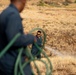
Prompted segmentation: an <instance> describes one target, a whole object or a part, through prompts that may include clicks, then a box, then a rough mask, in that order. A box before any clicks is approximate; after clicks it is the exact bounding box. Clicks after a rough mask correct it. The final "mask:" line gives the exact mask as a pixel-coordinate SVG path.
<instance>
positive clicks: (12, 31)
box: [5, 13, 34, 47]
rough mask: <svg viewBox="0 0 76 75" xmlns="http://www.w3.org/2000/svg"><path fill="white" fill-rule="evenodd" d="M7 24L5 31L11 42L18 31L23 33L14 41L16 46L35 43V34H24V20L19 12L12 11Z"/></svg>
mask: <svg viewBox="0 0 76 75" xmlns="http://www.w3.org/2000/svg"><path fill="white" fill-rule="evenodd" d="M6 25H7V26H6V30H5V33H6V37H7V40H8V42H10V41H11V40H12V39H13V38H14V36H15V35H16V34H17V33H21V36H20V37H19V38H18V39H17V40H16V42H15V43H14V46H18V47H21V46H27V45H29V44H32V43H33V41H34V36H33V35H31V34H27V35H25V34H23V27H22V22H21V18H20V16H19V15H18V14H16V13H12V14H11V15H9V17H8V20H7V24H6Z"/></svg>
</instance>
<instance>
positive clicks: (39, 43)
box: [37, 37, 42, 47]
mask: <svg viewBox="0 0 76 75" xmlns="http://www.w3.org/2000/svg"><path fill="white" fill-rule="evenodd" d="M37 45H38V46H40V47H42V38H41V37H40V39H39V41H38V40H37Z"/></svg>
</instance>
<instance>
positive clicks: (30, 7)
mask: <svg viewBox="0 0 76 75" xmlns="http://www.w3.org/2000/svg"><path fill="white" fill-rule="evenodd" d="M38 2H39V0H36V1H35V0H29V1H28V2H27V5H26V8H25V10H24V11H23V12H22V13H21V16H22V17H23V18H24V20H23V25H24V26H23V27H24V32H28V31H29V30H31V29H32V28H36V27H40V28H42V29H44V31H45V32H46V34H47V42H46V45H48V46H50V47H51V48H54V49H56V50H58V51H59V52H61V53H63V54H65V56H64V57H61V56H52V57H50V60H51V61H52V64H53V75H76V59H75V58H76V4H75V3H73V4H70V5H68V6H66V7H65V6H61V7H53V6H49V5H47V6H46V5H45V6H37V3H38ZM8 4H9V1H8V0H6V1H4V0H0V12H1V11H2V10H3V9H4V8H5V7H7V5H8ZM46 53H50V52H48V51H46ZM68 55H69V56H68ZM43 60H45V59H44V58H43ZM37 63H38V66H39V68H40V70H41V72H42V75H45V74H44V72H45V71H46V70H45V66H44V65H43V64H42V63H40V62H37ZM32 65H33V64H32ZM34 70H35V69H34Z"/></svg>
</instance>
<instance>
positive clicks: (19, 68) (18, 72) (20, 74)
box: [0, 28, 52, 75]
mask: <svg viewBox="0 0 76 75" xmlns="http://www.w3.org/2000/svg"><path fill="white" fill-rule="evenodd" d="M36 30H41V31H42V33H43V37H44V40H43V47H42V48H44V45H45V42H46V34H45V32H44V31H43V30H42V29H41V28H35V29H32V30H31V31H30V32H29V34H32V32H34V31H36ZM20 35H21V34H20V33H18V34H17V35H16V36H15V37H14V38H13V39H12V40H11V41H10V43H9V44H8V45H7V46H6V47H5V48H4V49H3V50H2V51H1V52H0V58H1V57H2V56H3V55H4V54H5V53H6V52H7V51H8V50H9V48H10V47H11V46H12V45H13V44H14V42H15V41H16V40H17V38H18V37H19V36H20ZM34 44H35V46H36V47H37V49H38V50H39V52H38V54H39V53H42V54H43V55H44V57H45V58H46V59H47V61H48V63H49V65H50V68H49V66H48V64H47V63H46V62H45V61H43V60H41V59H36V58H34V57H33V56H32V54H31V50H30V48H28V47H27V48H26V49H25V53H26V55H27V57H29V58H30V59H29V60H28V61H27V62H24V63H23V64H22V62H21V56H22V52H23V50H24V48H20V49H19V54H18V56H17V59H16V63H15V68H14V75H26V74H24V71H23V69H24V67H25V66H26V65H27V64H28V63H30V62H31V61H33V63H34V65H35V67H36V69H37V73H38V75H41V73H40V70H39V68H38V66H37V65H36V63H35V61H36V60H38V61H40V62H42V63H44V64H45V66H46V75H52V64H51V61H50V60H49V58H48V56H47V55H46V53H45V52H44V51H43V50H42V48H40V47H39V46H38V45H37V44H36V43H34ZM32 73H33V75H35V74H34V72H33V71H32Z"/></svg>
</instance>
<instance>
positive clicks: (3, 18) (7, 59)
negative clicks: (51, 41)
mask: <svg viewBox="0 0 76 75" xmlns="http://www.w3.org/2000/svg"><path fill="white" fill-rule="evenodd" d="M12 1H13V0H12ZM14 1H18V0H14ZM19 1H25V0H19ZM17 4H18V7H19V10H20V8H21V7H20V5H21V6H22V4H21V3H17ZM19 10H18V9H17V8H16V6H15V5H14V4H10V6H9V7H7V8H6V9H5V10H4V11H3V12H2V13H1V14H0V51H2V50H3V48H5V46H6V45H7V44H8V43H9V42H10V41H11V40H12V39H13V38H14V37H15V35H16V34H18V33H21V36H20V37H19V38H18V39H17V40H16V42H15V43H14V44H13V46H12V47H11V48H10V49H9V50H8V52H7V53H6V54H5V55H4V56H3V57H2V58H0V73H1V72H3V75H13V71H14V70H13V69H14V65H15V61H16V58H17V55H18V49H19V48H21V47H26V46H27V45H29V44H32V43H33V42H34V36H33V35H31V34H27V35H25V34H24V33H23V27H22V22H21V20H22V19H21V17H20V15H19V13H20V11H21V10H22V9H21V10H20V11H19ZM23 58H24V57H23ZM27 67H28V66H27ZM29 69H30V68H29ZM29 71H30V70H29ZM26 74H27V75H31V73H30V72H28V70H27V68H26ZM1 75H2V74H1Z"/></svg>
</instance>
